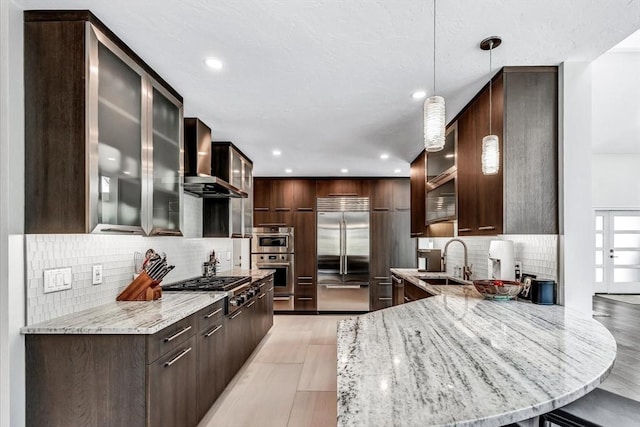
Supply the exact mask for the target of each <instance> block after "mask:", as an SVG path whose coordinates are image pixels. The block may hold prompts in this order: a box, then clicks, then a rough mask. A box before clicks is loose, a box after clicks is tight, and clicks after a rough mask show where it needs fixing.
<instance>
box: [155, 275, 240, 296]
mask: <svg viewBox="0 0 640 427" xmlns="http://www.w3.org/2000/svg"><path fill="white" fill-rule="evenodd" d="M249 282H251V277H249V276H213V277H195V278H193V279H187V280H183V281H181V282H176V283H168V284H166V285H162V290H164V291H225V292H226V291H229V290H231V289H234V288H236V287H238V286H240V285H243V284H245V283H249Z"/></svg>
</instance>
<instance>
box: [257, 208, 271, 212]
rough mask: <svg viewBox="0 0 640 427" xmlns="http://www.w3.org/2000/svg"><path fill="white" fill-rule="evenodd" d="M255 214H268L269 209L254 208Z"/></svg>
mask: <svg viewBox="0 0 640 427" xmlns="http://www.w3.org/2000/svg"><path fill="white" fill-rule="evenodd" d="M253 210H254V212H268V211H269V208H253Z"/></svg>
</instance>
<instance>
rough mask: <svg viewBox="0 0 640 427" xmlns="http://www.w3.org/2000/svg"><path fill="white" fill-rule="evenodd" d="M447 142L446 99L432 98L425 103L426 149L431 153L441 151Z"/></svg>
mask: <svg viewBox="0 0 640 427" xmlns="http://www.w3.org/2000/svg"><path fill="white" fill-rule="evenodd" d="M444 142H445V111H444V98H443V97H441V96H430V97H429V98H427V100H426V101H424V148H425V150H427V151H429V152H433V151H440V150H442V149H443V148H444Z"/></svg>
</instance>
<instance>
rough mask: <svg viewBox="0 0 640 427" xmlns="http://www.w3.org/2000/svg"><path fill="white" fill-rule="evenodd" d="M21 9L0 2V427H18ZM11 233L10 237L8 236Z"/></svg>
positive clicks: (20, 416) (21, 301) (22, 408)
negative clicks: (0, 101)
mask: <svg viewBox="0 0 640 427" xmlns="http://www.w3.org/2000/svg"><path fill="white" fill-rule="evenodd" d="M22 45H23V43H22V10H21V9H20V8H19V7H18V6H16V5H15V4H14V3H13V2H11V1H10V0H0V59H1V61H0V64H1V66H0V94H1V99H2V103H1V105H0V110H1V113H0V119H1V120H0V361H1V362H0V426H2V427H6V426H12V427H14V426H17V427H20V426H22V425H24V415H25V404H24V402H25V396H24V339H23V337H22V336H21V335H20V333H19V328H20V327H21V326H23V325H24V320H25V318H24V307H25V295H24V294H25V292H24V264H23V263H22V237H21V234H22V232H23V229H24V227H23V217H24V195H23V193H24V143H23V141H24V109H23V107H22V106H23V105H24V102H23V99H24V87H23V84H22V82H23V72H22V63H23V60H22V50H23V49H22ZM12 234H14V235H16V236H12V237H10V236H11V235H12Z"/></svg>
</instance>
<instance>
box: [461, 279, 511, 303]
mask: <svg viewBox="0 0 640 427" xmlns="http://www.w3.org/2000/svg"><path fill="white" fill-rule="evenodd" d="M473 286H475V288H476V290H477V291H478V292H480V294H482V296H483V297H485V298H487V299H513V298H515V297H516V296H517V295H518V294H519V293H520V291H521V290H522V283H520V282H514V281H513V280H495V279H494V280H474V281H473Z"/></svg>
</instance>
